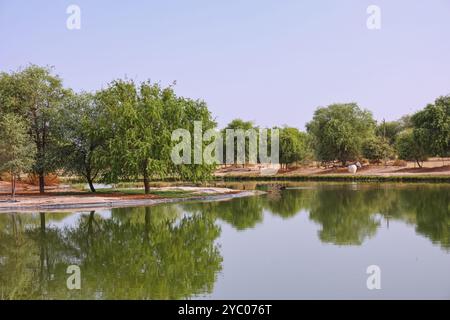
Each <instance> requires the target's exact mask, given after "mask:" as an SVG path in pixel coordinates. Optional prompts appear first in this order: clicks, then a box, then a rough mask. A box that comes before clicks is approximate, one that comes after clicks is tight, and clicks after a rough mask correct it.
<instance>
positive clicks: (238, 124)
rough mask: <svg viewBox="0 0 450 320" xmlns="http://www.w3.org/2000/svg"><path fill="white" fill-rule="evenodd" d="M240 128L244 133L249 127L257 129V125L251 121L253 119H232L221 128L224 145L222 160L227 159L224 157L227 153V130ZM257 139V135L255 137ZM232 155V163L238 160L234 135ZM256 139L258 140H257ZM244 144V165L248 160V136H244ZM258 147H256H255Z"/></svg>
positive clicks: (236, 140) (236, 141)
mask: <svg viewBox="0 0 450 320" xmlns="http://www.w3.org/2000/svg"><path fill="white" fill-rule="evenodd" d="M230 129H231V130H235V132H236V130H242V131H243V133H244V134H246V132H247V131H248V130H251V129H255V130H258V127H256V126H255V124H254V123H253V121H244V120H242V119H233V120H232V121H231V122H230V123H229V124H228V125H227V126H226V127H225V128H224V129H222V137H223V141H224V147H223V160H224V162H225V161H226V160H227V158H226V154H227V130H230ZM256 132H257V131H256ZM257 139H258V137H257ZM233 141H234V155H233V161H234V163H237V162H238V157H237V155H238V139H237V137H234V140H233ZM257 141H258V140H257ZM244 146H245V161H244V164H243V165H244V167H245V164H246V163H248V162H250V158H249V154H250V147H249V146H250V140H249V138H247V137H246V138H245V142H244ZM257 148H258V147H257Z"/></svg>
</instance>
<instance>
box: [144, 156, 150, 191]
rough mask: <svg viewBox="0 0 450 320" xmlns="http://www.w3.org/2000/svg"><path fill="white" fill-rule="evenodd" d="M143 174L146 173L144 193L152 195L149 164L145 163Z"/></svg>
mask: <svg viewBox="0 0 450 320" xmlns="http://www.w3.org/2000/svg"><path fill="white" fill-rule="evenodd" d="M143 173H144V192H145V194H149V193H150V179H149V177H148V169H147V162H145V165H144V168H143Z"/></svg>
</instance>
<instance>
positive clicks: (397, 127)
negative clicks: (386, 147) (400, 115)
mask: <svg viewBox="0 0 450 320" xmlns="http://www.w3.org/2000/svg"><path fill="white" fill-rule="evenodd" d="M404 129H405V127H404V124H403V122H402V121H388V122H382V123H380V124H378V125H377V127H376V128H375V134H376V136H377V137H379V138H382V139H386V141H387V142H388V143H389V144H390V145H394V144H395V139H396V138H397V136H398V134H399V133H400V132H401V131H403V130H404Z"/></svg>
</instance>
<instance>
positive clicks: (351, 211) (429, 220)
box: [0, 183, 450, 299]
mask: <svg viewBox="0 0 450 320" xmlns="http://www.w3.org/2000/svg"><path fill="white" fill-rule="evenodd" d="M286 186H287V189H286V190H279V189H277V188H272V187H270V186H269V187H268V186H265V185H255V184H253V185H252V184H250V185H243V184H236V185H235V187H238V188H245V189H253V188H260V189H265V190H268V191H269V192H268V193H267V194H266V195H263V196H258V197H248V198H238V199H232V200H228V201H220V202H191V203H181V204H170V205H159V206H153V207H140V208H126V209H113V210H102V211H95V212H78V213H34V214H19V213H5V214H0V298H2V299H8V298H9V299H11V298H16V299H28V298H32V299H54V298H57V299H71V298H82V299H180V298H193V299H197V298H217V299H231V298H234V299H236V298H237V299H240V298H252V299H255V298H256V299H258V298H261V299H283V298H286V299H304V298H306V299H310V298H322V299H329V298H344V299H352V298H369V299H380V298H440V299H450V186H449V185H433V184H429V185H424V184H402V185H399V184H361V183H358V184H356V183H347V184H335V183H333V184H332V183H327V184H325V183H290V184H287V185H286ZM73 264H75V265H78V266H80V270H81V290H72V291H70V290H68V289H67V287H66V280H67V277H68V276H69V275H68V274H66V270H67V267H68V266H69V265H73ZM370 265H377V266H379V267H380V270H381V289H380V290H368V289H367V286H366V280H367V278H368V276H369V275H368V274H367V273H366V269H367V267H368V266H370Z"/></svg>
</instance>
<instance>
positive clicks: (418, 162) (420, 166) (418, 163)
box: [416, 160, 422, 168]
mask: <svg viewBox="0 0 450 320" xmlns="http://www.w3.org/2000/svg"><path fill="white" fill-rule="evenodd" d="M416 162H417V165H418V166H419V168H422V165H421V164H420V161H419V160H416Z"/></svg>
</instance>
